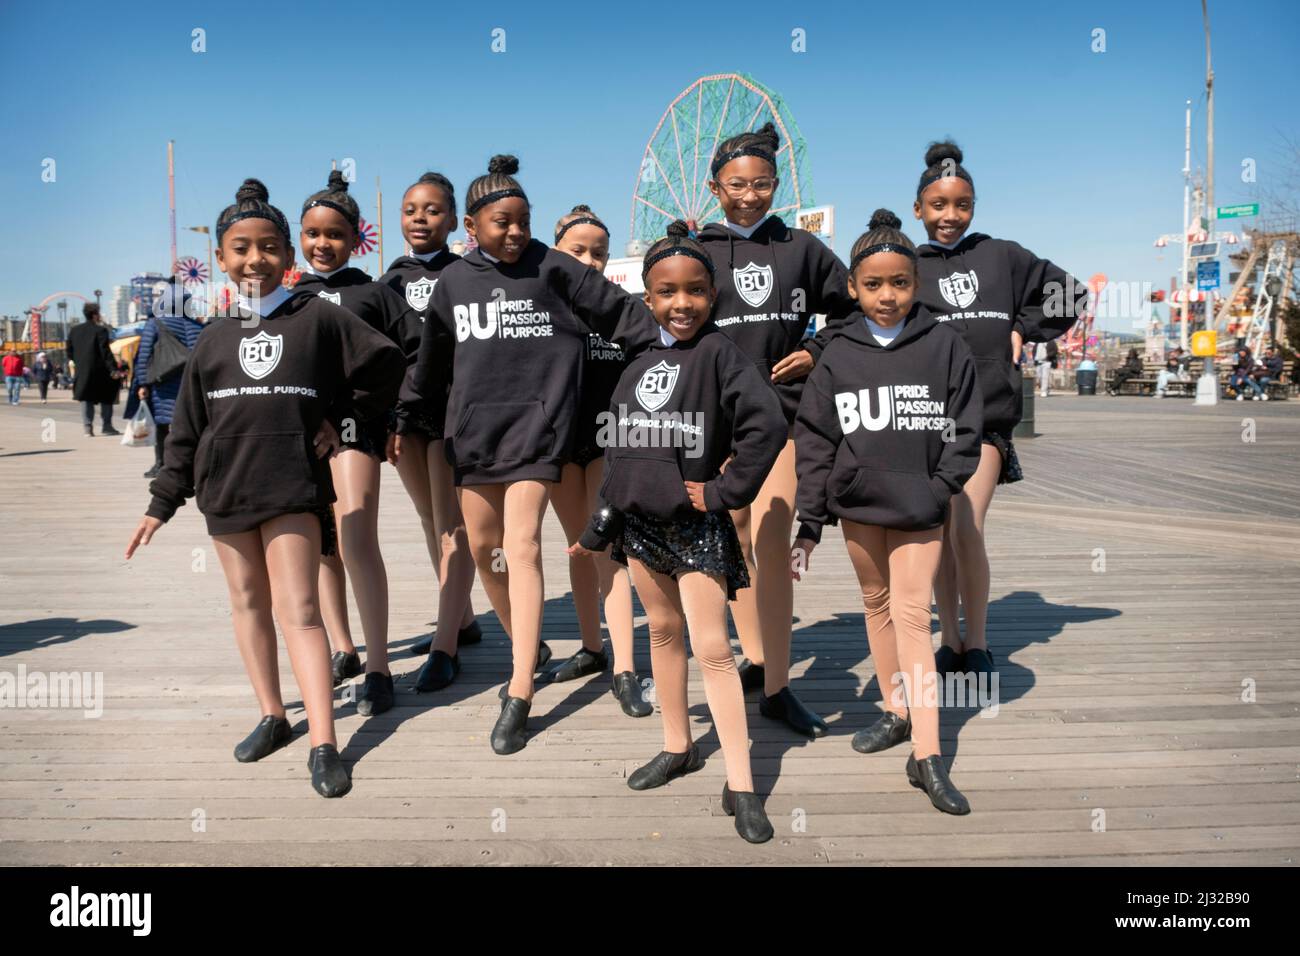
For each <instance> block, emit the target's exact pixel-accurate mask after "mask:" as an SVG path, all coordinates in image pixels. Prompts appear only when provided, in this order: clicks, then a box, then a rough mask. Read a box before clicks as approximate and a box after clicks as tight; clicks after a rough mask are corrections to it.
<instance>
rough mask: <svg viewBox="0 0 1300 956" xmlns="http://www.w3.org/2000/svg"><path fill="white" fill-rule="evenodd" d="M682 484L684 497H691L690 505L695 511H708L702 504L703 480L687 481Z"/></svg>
mask: <svg viewBox="0 0 1300 956" xmlns="http://www.w3.org/2000/svg"><path fill="white" fill-rule="evenodd" d="M683 484H685V485H686V497H688V498H690V499H691V507H693V508H694V509H695V510H696V511H708V510H709V509H708V508H706V507H705V506H704V482H702V481H687V482H683Z"/></svg>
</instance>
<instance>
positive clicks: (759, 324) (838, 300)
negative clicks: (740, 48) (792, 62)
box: [699, 123, 855, 737]
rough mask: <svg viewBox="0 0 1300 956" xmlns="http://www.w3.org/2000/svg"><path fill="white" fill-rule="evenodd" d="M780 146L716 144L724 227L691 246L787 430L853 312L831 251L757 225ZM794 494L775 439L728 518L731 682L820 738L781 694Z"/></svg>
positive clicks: (790, 463) (758, 140) (763, 708)
mask: <svg viewBox="0 0 1300 956" xmlns="http://www.w3.org/2000/svg"><path fill="white" fill-rule="evenodd" d="M780 145H781V141H780V137H779V136H778V134H777V132H776V128H775V127H774V126H773V125H772V124H771V123H766V124H764V125H763V127H762V128H761V129H760V130H758V132H756V133H742V134H740V135H739V136H733V137H732V138H730V139H728V140H725V141H724V142H723V143H722V144H720V145H719V146H718V149H717V152H716V153H715V154H714V157H713V162H712V165H711V170H710V171H711V173H712V176H713V178H712V180H711V181H710V182H709V190H710V191H711V192H712V193H713V195H714V196H715V197H717V200H718V204H719V206H720V207H721V209H722V213H723V217H724V221H723V222H720V223H710V224H709V225H707V226H705V227H704V229H703V230H701V232H700V234H699V240H700V242H701V243H702V244H703V246H704V248H705V250H706V251H707V252H708V254H709V257H710V258H711V259H712V260H713V266H714V269H715V274H716V276H717V288H718V307H717V312H716V315H715V319H714V321H715V323H716V324H717V327H718V328H719V329H720V330H721V331H722V333H723V334H724V335H726V336H727V337H728V338H730V339H731V340H732V341H733V342H735V343H736V344H737V345H738V346H740V349H741V351H743V352H744V353H745V354H746V355H748V356H749V357H750V359H751V360H752V361H753V362H754V364H755V365H757V366H758V368H759V371H761V372H762V373H763V377H764V379H766V380H768V381H769V382H770V383H771V385H772V387H774V388H775V389H776V392H777V395H778V396H779V397H780V399H781V407H782V409H783V410H784V412H785V417H786V422H787V424H793V422H794V413H795V409H796V408H798V406H799V393H800V391H801V389H802V388H803V379H804V378H805V377H806V376H807V374H808V372H809V371H810V370H811V369H812V367H813V363H814V362H815V361H816V359H817V356H818V355H820V354H821V351H822V349H823V348H824V346H825V343H826V341H827V337H828V336H829V335H830V334H831V332H832V331H833V330H834V328H835V327H836V326H838V325H840V324H841V323H842V322H843V320H844V318H845V317H846V316H847V315H848V314H849V313H851V312H852V311H853V309H854V308H855V304H854V303H853V301H852V300H851V299H850V298H849V295H848V292H847V291H846V279H845V272H844V264H843V263H841V262H840V260H839V259H837V258H836V256H835V253H833V252H831V250H830V248H829V247H828V246H827V245H826V244H825V243H823V242H822V241H821V240H820V239H818V238H817V237H816V236H814V235H812V234H811V233H809V232H805V231H804V230H802V229H791V228H790V227H788V226H787V225H786V224H785V223H784V222H782V221H781V218H780V217H779V216H776V215H769V212H770V211H771V208H772V197H773V196H774V195H775V192H776V187H777V185H778V182H779V179H778V173H777V170H778V165H777V153H778V151H779V149H780ZM818 313H825V314H826V316H827V321H826V327H825V328H823V329H822V330H821V332H819V333H818V334H817V336H816V338H813V339H805V338H804V333H805V331H806V329H807V327H808V321H809V319H810V318H811V317H812V316H813V315H814V314H818ZM794 494H795V473H794V443H793V441H791V440H788V439H787V441H786V444H785V448H784V449H783V450H782V452H781V455H780V457H779V458H778V459H777V461H776V464H775V465H774V466H773V468H772V471H771V474H769V475H768V478H767V481H766V482H765V483H764V484H763V487H762V488H761V489H759V492H758V495H757V496H756V497H755V498H754V502H753V504H751V505H750V506H748V507H746V508H740V509H738V510H737V511H736V512H735V513H734V514H733V515H732V518H733V519H734V521H735V523H736V530H737V531H738V532H739V535H740V541H741V546H742V547H743V548H744V551H745V562H746V564H747V565H748V566H749V573H750V576H751V577H752V578H753V579H754V586H753V587H752V588H749V589H746V590H744V591H742V592H741V593H740V596H739V597H738V598H737V600H736V601H735V602H734V603H733V604H732V605H731V614H732V618H733V619H734V620H735V622H736V633H737V634H738V635H739V637H740V646H741V648H742V649H743V650H744V652H745V657H746V660H744V661H742V662H741V665H740V674H741V680H742V682H743V683H744V685H745V689H746V690H752V689H761V691H762V696H761V697H760V698H759V713H761V714H762V715H763V716H765V717H768V718H771V719H774V720H780V721H783V722H784V723H786V724H787V725H788V726H789V727H790V728H791V729H793V730H794V731H796V732H797V733H800V734H803V735H805V736H808V737H820V736H822V735H823V734H825V733H826V730H827V728H826V723H825V722H824V721H823V720H822V719H821V718H820V717H819V716H817V715H816V714H814V713H813V712H812V711H810V710H808V708H807V707H805V706H804V705H803V703H802V702H801V701H800V700H799V699H798V698H797V697H795V695H794V693H793V691H791V689H790V686H789V685H790V640H791V634H790V628H791V622H792V618H793V613H794V590H793V588H792V586H791V582H790V574H789V569H788V567H787V566H786V560H787V558H788V556H789V552H790V532H791V528H792V527H793V524H794Z"/></svg>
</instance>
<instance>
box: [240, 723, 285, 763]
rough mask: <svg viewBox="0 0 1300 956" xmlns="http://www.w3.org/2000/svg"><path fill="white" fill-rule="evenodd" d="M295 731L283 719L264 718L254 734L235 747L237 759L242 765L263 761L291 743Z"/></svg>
mask: <svg viewBox="0 0 1300 956" xmlns="http://www.w3.org/2000/svg"><path fill="white" fill-rule="evenodd" d="M292 736H293V731H292V730H291V729H290V728H289V721H288V720H286V719H285V718H283V717H263V718H262V720H261V722H260V723H259V724H258V725H257V726H256V727H254V728H253V732H252V733H251V734H249V735H248V736H247V737H245V738H244V739H243V740H241V741H240V742H239V743H237V744H236V745H235V759H236V760H238V761H239V762H240V763H252V762H253V761H254V760H261V759H262V758H263V757H265V756H266V755H267V754H271V753H274V752H275V751H277V750H279V749H280V748H281V747H283V746H284V745H285V744H287V743H288V742H289V738H290V737H292Z"/></svg>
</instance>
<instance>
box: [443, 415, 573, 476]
mask: <svg viewBox="0 0 1300 956" xmlns="http://www.w3.org/2000/svg"><path fill="white" fill-rule="evenodd" d="M451 453H452V454H453V455H454V456H455V457H454V461H455V464H456V466H457V467H458V468H462V469H463V468H468V467H471V466H473V465H480V464H492V463H493V462H505V461H525V462H526V461H536V460H537V459H539V458H547V457H550V456H551V455H553V454H554V453H555V428H554V427H553V426H552V425H551V420H550V419H549V418H547V417H546V409H545V408H544V407H543V406H542V403H541V402H479V403H477V404H474V405H471V406H470V407H469V408H468V409H466V410H465V411H464V412H463V413H462V415H461V420H460V422H459V423H458V424H457V426H456V433H455V435H454V436H452V447H451Z"/></svg>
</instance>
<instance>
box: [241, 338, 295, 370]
mask: <svg viewBox="0 0 1300 956" xmlns="http://www.w3.org/2000/svg"><path fill="white" fill-rule="evenodd" d="M283 345H284V336H283V335H267V334H266V333H265V332H258V333H257V334H256V335H254V336H253V337H252V338H251V339H243V340H242V341H241V342H240V343H239V367H240V368H242V369H243V370H244V373H245V374H246V375H247V376H248V377H249V378H255V379H256V378H266V376H268V375H270V374H271V373H272V372H273V371H275V367H276V366H277V365H279V364H280V356H281V354H283V352H284V348H283Z"/></svg>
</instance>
